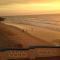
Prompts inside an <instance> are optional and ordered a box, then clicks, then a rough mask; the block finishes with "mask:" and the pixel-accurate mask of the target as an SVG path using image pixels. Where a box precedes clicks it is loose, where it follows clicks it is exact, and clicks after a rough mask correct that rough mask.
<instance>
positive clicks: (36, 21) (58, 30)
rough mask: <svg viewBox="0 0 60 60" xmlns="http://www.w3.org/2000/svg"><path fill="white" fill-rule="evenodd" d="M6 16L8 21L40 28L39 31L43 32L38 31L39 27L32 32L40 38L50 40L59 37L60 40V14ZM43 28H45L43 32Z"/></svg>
mask: <svg viewBox="0 0 60 60" xmlns="http://www.w3.org/2000/svg"><path fill="white" fill-rule="evenodd" d="M5 18H6V19H5V21H4V22H6V23H14V24H26V25H31V26H34V27H38V28H40V31H39V32H40V33H41V34H40V33H39V32H36V30H37V28H36V30H35V33H33V32H34V31H31V32H30V33H33V34H32V35H34V36H37V37H38V38H42V39H45V40H50V41H52V40H56V39H57V40H59V41H60V14H41V15H20V16H5ZM27 28H28V27H27ZM41 28H43V32H41V31H42V29H41ZM29 29H30V28H29ZM44 29H45V30H44ZM48 30H49V31H48Z"/></svg>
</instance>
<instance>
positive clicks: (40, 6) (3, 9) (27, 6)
mask: <svg viewBox="0 0 60 60" xmlns="http://www.w3.org/2000/svg"><path fill="white" fill-rule="evenodd" d="M47 13H48V14H50V13H60V0H0V16H1V15H27V14H47Z"/></svg>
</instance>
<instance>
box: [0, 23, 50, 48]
mask: <svg viewBox="0 0 60 60" xmlns="http://www.w3.org/2000/svg"><path fill="white" fill-rule="evenodd" d="M43 44H45V45H46V44H48V45H51V43H48V42H46V41H45V40H42V39H38V38H35V37H33V36H31V35H30V34H28V33H27V32H24V31H23V30H21V29H19V28H17V27H15V26H10V25H6V24H3V23H0V47H27V46H30V45H43Z"/></svg>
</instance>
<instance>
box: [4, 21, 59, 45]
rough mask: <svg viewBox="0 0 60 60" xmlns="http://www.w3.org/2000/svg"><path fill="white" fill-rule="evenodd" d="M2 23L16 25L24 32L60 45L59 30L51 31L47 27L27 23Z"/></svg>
mask: <svg viewBox="0 0 60 60" xmlns="http://www.w3.org/2000/svg"><path fill="white" fill-rule="evenodd" d="M4 24H6V25H9V26H15V27H18V28H19V29H22V30H24V31H25V32H27V33H29V34H30V35H31V36H34V37H35V38H38V39H42V40H44V41H47V42H49V43H52V44H53V45H60V32H58V31H53V30H50V29H47V28H42V27H37V26H33V25H28V24H16V23H9V22H8V23H6V22H4Z"/></svg>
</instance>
